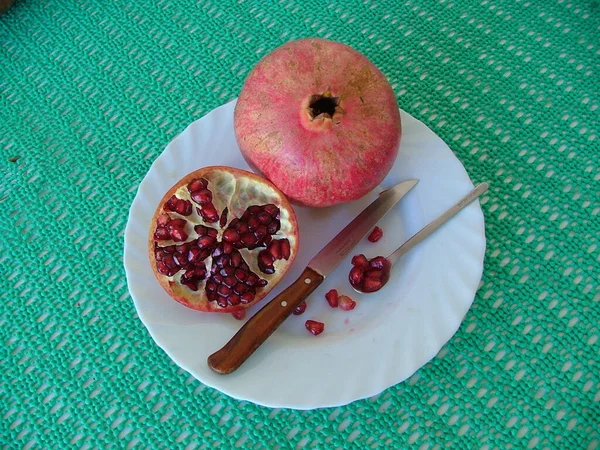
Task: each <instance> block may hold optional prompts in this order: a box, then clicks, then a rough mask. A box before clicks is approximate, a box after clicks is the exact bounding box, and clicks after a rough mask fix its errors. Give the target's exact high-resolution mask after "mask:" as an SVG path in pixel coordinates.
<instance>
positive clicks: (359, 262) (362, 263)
mask: <svg viewBox="0 0 600 450" xmlns="http://www.w3.org/2000/svg"><path fill="white" fill-rule="evenodd" d="M352 265H353V266H358V267H367V266H368V265H369V260H368V259H367V257H366V256H365V255H354V256H353V257H352Z"/></svg>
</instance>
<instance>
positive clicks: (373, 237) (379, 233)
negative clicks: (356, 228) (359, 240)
mask: <svg viewBox="0 0 600 450" xmlns="http://www.w3.org/2000/svg"><path fill="white" fill-rule="evenodd" d="M382 237H383V230H382V229H381V228H379V227H375V228H373V231H371V234H369V237H368V238H367V239H368V240H369V242H377V241H378V240H379V239H381V238H382Z"/></svg>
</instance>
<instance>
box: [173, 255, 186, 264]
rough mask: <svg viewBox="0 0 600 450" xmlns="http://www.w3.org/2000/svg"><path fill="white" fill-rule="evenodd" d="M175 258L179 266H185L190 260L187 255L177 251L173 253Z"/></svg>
mask: <svg viewBox="0 0 600 450" xmlns="http://www.w3.org/2000/svg"><path fill="white" fill-rule="evenodd" d="M173 259H174V260H175V263H177V265H178V266H183V265H185V264H186V263H187V262H188V260H187V257H186V255H185V254H184V253H180V252H177V253H175V254H174V255H173Z"/></svg>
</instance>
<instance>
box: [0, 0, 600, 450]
mask: <svg viewBox="0 0 600 450" xmlns="http://www.w3.org/2000/svg"><path fill="white" fill-rule="evenodd" d="M305 36H320V37H327V38H331V39H335V40H340V41H342V42H345V43H348V44H350V45H352V46H353V47H355V48H356V49H358V50H360V51H362V52H363V53H364V54H366V55H367V56H368V57H369V58H370V59H371V60H372V61H374V62H375V63H376V64H377V66H378V67H380V68H381V69H382V70H383V72H384V73H385V74H386V75H387V76H388V77H389V79H390V80H391V83H392V84H393V86H394V89H395V92H396V94H397V98H398V103H399V105H400V106H401V107H402V108H403V109H405V110H406V111H408V112H409V113H411V114H412V115H414V116H416V117H417V118H419V119H420V120H422V121H424V122H425V123H426V124H427V125H429V127H431V128H432V129H433V130H434V131H435V132H436V133H438V134H439V135H440V136H441V137H442V138H443V139H444V140H445V141H446V142H447V143H448V144H449V145H450V147H451V148H452V150H453V151H454V152H455V153H456V155H457V156H458V157H459V158H460V160H461V161H462V162H463V164H464V165H465V167H466V168H467V170H468V172H469V174H470V175H471V177H472V179H473V181H474V182H481V181H484V180H487V181H490V182H491V183H492V189H491V192H490V194H489V195H488V196H487V197H486V198H485V199H484V200H483V209H484V213H485V216H486V221H487V236H488V250H487V255H486V263H485V273H484V278H483V281H482V285H481V289H480V291H479V293H478V295H477V297H476V299H475V303H474V305H473V307H472V309H471V310H470V312H469V314H468V315H467V317H466V318H465V321H464V323H463V325H462V326H461V328H460V331H459V332H458V333H457V335H456V336H455V337H454V338H453V339H452V340H451V341H450V342H449V343H448V345H447V346H446V347H445V348H444V349H443V350H442V351H441V352H440V354H439V356H438V357H437V358H436V359H434V360H433V361H432V362H431V363H430V364H428V365H427V366H425V367H423V368H422V369H421V370H419V371H418V372H417V374H415V375H414V376H413V377H412V378H411V379H410V380H409V381H407V382H405V383H402V384H400V385H397V386H395V387H393V388H391V389H389V390H387V391H386V392H384V393H383V394H381V395H380V396H378V397H376V398H372V399H369V400H365V401H360V402H357V403H354V404H352V405H349V406H347V407H343V408H336V409H327V410H318V411H311V412H295V411H288V410H269V409H266V408H261V407H257V406H254V405H252V404H248V403H240V402H238V401H235V400H233V399H230V398H228V397H226V396H224V395H222V394H220V393H219V392H216V391H214V390H212V389H209V388H206V387H204V386H202V385H201V384H200V383H198V382H197V381H195V380H194V379H193V378H191V377H190V376H188V375H187V374H186V373H184V372H183V371H182V370H180V369H178V368H177V366H176V365H175V364H174V363H172V362H171V361H170V360H169V359H168V358H167V356H166V355H165V354H164V353H163V352H162V351H161V350H159V349H158V347H156V346H155V345H154V344H153V342H152V340H151V339H150V337H149V335H148V333H147V332H146V330H145V328H144V327H143V325H142V324H141V322H140V321H139V320H138V318H137V317H136V313H135V310H134V307H133V303H132V301H131V299H130V298H129V296H128V292H127V287H126V284H125V276H124V271H123V267H122V253H123V242H122V241H123V230H124V228H125V223H126V218H127V212H128V208H129V205H130V203H131V201H132V199H133V197H134V194H135V191H136V188H137V185H138V183H139V182H140V180H141V179H142V177H143V176H144V174H145V172H146V171H147V169H148V168H149V166H150V164H151V163H152V161H153V159H154V158H155V157H156V156H158V155H159V154H160V152H161V151H162V150H163V148H164V147H165V146H166V144H167V143H168V142H169V141H170V140H171V139H172V138H173V137H174V136H176V135H177V134H178V133H179V132H181V131H182V130H183V129H184V128H185V127H186V125H188V124H189V123H190V122H192V121H193V120H195V119H197V118H199V117H201V116H202V115H204V114H205V113H207V112H208V111H210V110H211V109H212V108H214V107H216V106H218V105H220V104H222V103H224V102H226V101H228V100H231V99H233V98H235V97H236V96H237V93H238V92H239V89H240V87H241V85H242V82H243V80H244V77H245V75H246V74H247V73H248V71H249V70H250V69H251V67H252V66H253V65H254V64H255V63H256V62H257V61H258V60H259V58H260V57H261V56H263V55H265V54H266V53H268V52H269V51H270V50H271V49H273V48H274V47H276V46H277V45H279V44H282V43H284V42H286V41H288V40H291V39H295V38H299V37H305ZM599 94H600V4H599V2H598V1H597V0H594V1H591V0H544V1H541V0H540V1H538V0H529V1H525V0H498V1H493V0H478V1H466V0H456V1H453V0H431V1H423V2H420V1H416V0H403V1H375V0H364V1H360V2H359V1H352V2H350V1H340V2H332V1H327V2H325V1H323V2H322V1H316V0H281V1H278V2H275V1H273V2H259V1H242V0H239V1H237V2H235V3H233V2H222V1H218V0H212V1H202V0H198V1H191V0H190V1H175V0H157V1H149V0H120V1H101V0H78V1H68V0H62V1H50V0H20V1H17V2H16V4H15V6H14V7H13V8H12V9H11V10H9V12H8V13H6V14H5V15H3V16H0V168H1V173H0V176H1V180H2V181H1V182H0V184H1V188H0V236H1V237H0V243H1V250H0V280H1V281H0V282H1V286H2V289H1V290H0V295H1V302H0V345H1V347H0V352H1V353H0V354H1V358H0V376H1V378H0V380H1V385H0V441H1V444H2V446H3V448H11V449H12V448H59V449H64V448H82V449H83V448H102V447H104V446H107V447H113V448H169V449H173V448H189V449H192V448H213V447H221V448H234V447H240V448H248V449H276V448H281V449H286V448H317V449H323V448H327V449H329V448H360V449H369V448H382V449H383V448H386V449H387V448H390V449H392V448H393V449H395V448H408V447H414V448H419V449H438V448H446V447H453V448H468V449H471V448H473V449H509V448H515V449H524V448H539V449H589V450H593V449H597V448H599V447H600V431H599V430H600V376H599V372H600V367H599V359H600V358H599V355H600V329H599V321H600V312H599V310H600V292H599V281H598V280H599V277H600V270H599V259H600V248H599V242H598V240H599V233H600V220H599V217H598V215H599V211H600V202H599V198H600V189H599V185H600V165H599V163H598V154H599V151H600V146H599V142H600V140H599V136H598V134H599V128H600V125H599V122H600V120H599V116H600V114H599V110H598V106H599V102H600V95H599ZM17 158H18V159H17Z"/></svg>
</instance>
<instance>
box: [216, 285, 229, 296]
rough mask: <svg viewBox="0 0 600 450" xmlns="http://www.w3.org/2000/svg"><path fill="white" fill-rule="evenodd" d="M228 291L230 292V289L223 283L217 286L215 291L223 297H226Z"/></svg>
mask: <svg viewBox="0 0 600 450" xmlns="http://www.w3.org/2000/svg"><path fill="white" fill-rule="evenodd" d="M230 292H231V290H230V289H229V288H228V287H227V286H225V285H224V284H222V285H221V286H219V288H218V289H217V293H218V294H219V295H222V296H223V297H227V296H228V295H229V293H230Z"/></svg>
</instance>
